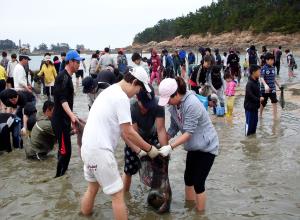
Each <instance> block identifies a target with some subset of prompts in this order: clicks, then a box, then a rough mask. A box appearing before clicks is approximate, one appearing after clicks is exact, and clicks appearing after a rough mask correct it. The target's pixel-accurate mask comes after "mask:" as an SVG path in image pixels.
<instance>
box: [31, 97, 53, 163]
mask: <svg viewBox="0 0 300 220" xmlns="http://www.w3.org/2000/svg"><path fill="white" fill-rule="evenodd" d="M53 109H54V103H53V102H52V101H46V102H45V103H44V105H43V112H42V113H40V114H39V115H38V116H37V121H36V123H35V125H34V126H33V128H32V131H31V134H30V136H29V137H28V141H27V143H26V145H25V153H26V158H28V159H38V160H42V159H45V157H46V156H47V154H48V153H49V152H50V151H51V150H53V147H54V143H55V135H54V133H53V129H52V125H51V121H50V120H51V117H52V114H53Z"/></svg>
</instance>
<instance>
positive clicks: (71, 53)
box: [65, 50, 82, 61]
mask: <svg viewBox="0 0 300 220" xmlns="http://www.w3.org/2000/svg"><path fill="white" fill-rule="evenodd" d="M65 59H66V61H69V60H76V61H81V60H82V58H81V57H80V56H79V54H78V52H77V51H76V50H70V51H69V52H68V53H67V55H66V58H65Z"/></svg>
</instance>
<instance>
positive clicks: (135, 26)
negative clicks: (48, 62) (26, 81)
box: [0, 0, 212, 49]
mask: <svg viewBox="0 0 300 220" xmlns="http://www.w3.org/2000/svg"><path fill="white" fill-rule="evenodd" d="M211 2H212V1H211V0H201V1H200V0H183V1H182V0H175V1H174V0H173V1H166V0H151V1H141V0H127V1H126V0H106V1H103V0H82V1H79V0H72V1H71V0H51V1H49V0H15V1H13V2H12V1H7V0H4V1H1V13H0V21H1V26H0V40H4V39H7V38H8V39H11V40H13V41H14V42H15V43H16V44H18V41H19V39H21V40H22V43H29V44H30V45H31V49H33V47H35V46H38V45H39V44H40V43H42V42H43V43H46V44H47V45H48V46H50V44H51V43H54V44H56V43H58V42H59V43H69V45H70V46H71V47H75V46H76V44H84V45H85V47H86V48H90V49H103V48H104V47H106V46H109V45H110V46H111V48H115V47H125V46H128V45H131V43H132V41H133V38H134V36H135V34H137V33H138V32H141V31H142V30H144V29H145V28H147V27H151V26H153V25H155V24H156V23H157V22H158V21H159V20H161V19H164V18H167V19H169V18H175V17H178V16H181V15H186V14H188V13H189V12H195V10H196V9H198V8H200V7H201V6H203V5H209V4H210V3H211Z"/></svg>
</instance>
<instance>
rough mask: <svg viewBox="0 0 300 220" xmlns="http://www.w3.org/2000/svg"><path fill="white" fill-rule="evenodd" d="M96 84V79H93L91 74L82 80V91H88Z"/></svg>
mask: <svg viewBox="0 0 300 220" xmlns="http://www.w3.org/2000/svg"><path fill="white" fill-rule="evenodd" d="M96 86H97V80H95V79H93V78H92V77H91V76H87V77H85V78H84V79H83V80H82V87H83V89H82V92H83V93H90V92H91V91H92V90H93V89H94V88H96Z"/></svg>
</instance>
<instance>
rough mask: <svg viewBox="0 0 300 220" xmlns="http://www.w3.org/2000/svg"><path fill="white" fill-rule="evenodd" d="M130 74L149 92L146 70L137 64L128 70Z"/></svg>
mask: <svg viewBox="0 0 300 220" xmlns="http://www.w3.org/2000/svg"><path fill="white" fill-rule="evenodd" d="M129 72H130V74H131V75H133V76H134V77H135V78H136V79H137V80H139V81H141V82H142V83H143V84H144V86H145V89H146V91H147V92H151V88H150V86H149V76H148V73H147V72H146V70H145V69H144V68H143V67H141V66H137V67H134V68H132V69H131V70H129Z"/></svg>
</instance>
